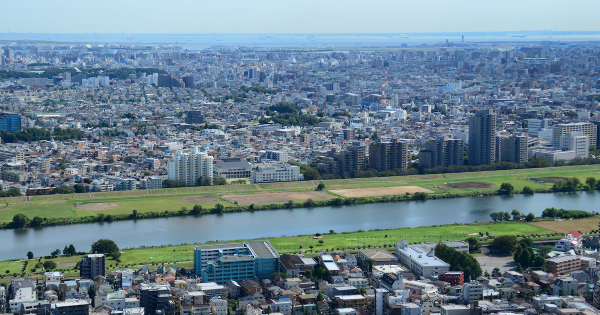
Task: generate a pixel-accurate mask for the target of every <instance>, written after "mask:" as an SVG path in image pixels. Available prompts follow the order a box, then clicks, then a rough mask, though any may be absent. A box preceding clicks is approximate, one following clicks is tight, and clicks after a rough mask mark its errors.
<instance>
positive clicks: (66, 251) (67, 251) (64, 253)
mask: <svg viewBox="0 0 600 315" xmlns="http://www.w3.org/2000/svg"><path fill="white" fill-rule="evenodd" d="M62 253H63V255H65V256H67V255H68V254H69V246H67V245H65V248H64V249H63V251H62Z"/></svg>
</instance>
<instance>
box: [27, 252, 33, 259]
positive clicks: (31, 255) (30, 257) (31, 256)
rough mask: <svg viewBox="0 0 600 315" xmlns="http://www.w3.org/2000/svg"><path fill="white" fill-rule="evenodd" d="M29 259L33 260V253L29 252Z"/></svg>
mask: <svg viewBox="0 0 600 315" xmlns="http://www.w3.org/2000/svg"><path fill="white" fill-rule="evenodd" d="M27 259H33V252H31V251H28V252H27Z"/></svg>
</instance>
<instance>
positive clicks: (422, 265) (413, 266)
mask: <svg viewBox="0 0 600 315" xmlns="http://www.w3.org/2000/svg"><path fill="white" fill-rule="evenodd" d="M395 253H396V257H398V260H400V262H401V263H402V264H403V265H405V266H407V267H408V268H409V269H410V271H411V272H412V273H413V274H414V275H415V276H417V277H424V278H431V277H432V276H439V275H441V274H443V273H444V272H446V271H450V265H448V264H447V263H445V262H444V261H443V260H441V259H439V258H437V257H435V255H434V253H433V251H425V250H424V249H423V248H421V247H419V246H408V241H406V240H403V241H400V242H398V243H396V250H395Z"/></svg>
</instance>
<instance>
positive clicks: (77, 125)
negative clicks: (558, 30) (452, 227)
mask: <svg viewBox="0 0 600 315" xmlns="http://www.w3.org/2000/svg"><path fill="white" fill-rule="evenodd" d="M0 46H1V48H0V52H1V53H0V110H1V111H2V112H1V113H0V138H1V139H2V145H1V146H0V162H1V163H2V164H1V170H0V180H1V181H0V185H1V186H0V187H1V189H2V191H0V197H3V199H4V198H6V199H5V200H7V201H6V202H4V201H3V200H1V199H0V201H2V202H1V203H2V207H5V208H6V210H2V209H0V212H2V211H9V208H10V207H11V204H12V205H16V204H17V203H18V202H23V203H27V202H39V201H40V200H42V201H44V200H47V201H48V203H49V204H50V201H51V200H69V199H73V200H80V199H82V198H84V197H78V196H85V198H90V199H91V198H101V196H117V195H108V194H106V195H102V194H103V193H109V192H125V193H122V194H123V195H119V196H126V195H125V194H126V192H127V191H146V194H147V195H148V196H152V195H155V194H157V192H159V191H160V195H164V196H167V195H170V194H171V193H170V190H168V189H173V190H172V191H173V193H172V194H175V190H174V189H175V188H181V189H183V188H186V187H189V189H190V190H188V191H189V192H191V191H192V190H191V189H198V190H196V191H203V190H200V189H204V188H205V189H222V190H218V191H217V190H215V192H214V193H213V195H211V198H213V199H211V201H210V202H209V201H205V202H203V201H202V200H204V199H202V200H200V199H194V202H193V203H190V209H187V208H185V207H182V208H181V212H178V213H175V212H173V213H172V215H173V216H175V215H179V216H185V215H190V216H191V215H192V214H195V215H198V214H203V213H207V214H208V213H212V214H214V215H217V214H218V215H223V216H227V215H228V214H223V211H224V210H223V208H224V206H223V204H226V202H228V204H227V205H228V207H230V209H231V210H232V211H250V210H252V211H254V210H255V209H256V210H260V209H259V205H263V206H264V205H266V204H279V206H280V208H276V207H274V208H272V209H281V208H284V207H287V208H289V210H292V209H293V208H294V207H300V206H302V207H306V208H309V207H311V208H312V207H315V206H321V205H331V206H342V205H350V204H353V203H357V204H358V201H360V202H363V203H367V202H371V203H375V202H407V201H408V200H423V202H426V201H424V200H426V199H428V198H430V197H431V196H433V195H434V194H436V193H437V194H443V193H445V192H448V191H452V192H454V191H460V192H463V193H473V194H474V195H478V194H479V191H480V190H478V189H488V190H486V191H484V192H486V193H488V194H499V195H511V194H513V193H519V194H528V195H533V194H535V193H549V192H573V191H584V190H585V191H588V192H586V193H589V194H593V193H595V192H593V191H594V190H598V189H600V181H599V180H598V176H595V175H597V174H600V172H595V171H596V170H597V169H596V168H589V169H585V170H586V171H587V173H585V176H583V175H582V176H579V175H573V176H575V177H572V176H568V177H544V178H541V179H540V178H529V177H527V178H524V179H526V180H528V181H529V182H531V183H532V184H527V185H529V186H527V185H526V186H524V187H522V186H523V185H521V186H518V185H516V186H518V187H514V186H513V184H510V183H508V182H502V184H501V185H500V184H498V185H496V184H494V183H487V182H485V181H483V180H482V181H472V182H466V181H463V183H462V186H460V185H461V183H459V182H460V181H456V182H453V183H451V181H450V177H449V178H448V180H447V183H445V184H438V185H436V186H433V187H431V186H432V185H429V186H428V187H422V186H423V185H421V186H419V184H414V185H413V184H411V183H410V180H413V179H415V178H416V177H414V178H413V177H410V178H411V179H410V180H409V182H408V183H406V182H404V183H403V184H402V185H400V184H398V185H395V186H398V187H394V185H393V184H390V185H389V186H390V187H388V186H383V185H382V186H368V187H370V188H366V187H367V186H364V187H361V186H353V187H352V188H356V189H347V190H346V191H341V190H335V191H326V190H327V189H328V185H331V186H332V187H335V186H334V185H336V182H334V181H329V180H335V179H344V180H350V179H363V178H375V177H379V178H381V180H382V181H385V180H386V178H390V177H393V176H399V177H398V178H399V179H398V181H400V180H402V177H403V176H416V175H431V174H441V175H439V178H441V180H443V181H445V179H446V174H448V176H451V175H449V174H455V173H473V172H481V171H500V170H515V172H516V171H517V170H523V169H538V168H550V169H549V172H553V171H554V170H555V169H556V170H557V172H558V171H560V170H561V168H563V167H576V166H584V165H587V166H589V165H597V164H600V157H598V155H599V154H600V153H599V152H598V148H599V146H600V144H599V143H598V142H599V141H600V106H599V105H600V104H599V103H600V77H599V76H598V73H599V71H600V44H599V43H598V42H582V41H572V42H564V41H554V40H552V39H549V40H546V41H541V42H523V41H520V42H502V43H492V42H490V43H486V42H477V43H474V42H470V41H469V38H468V37H467V38H465V37H464V36H463V37H462V38H461V41H460V42H451V41H448V40H446V41H445V42H439V43H436V44H419V45H411V44H398V45H394V46H386V47H362V48H359V47H357V48H353V49H340V50H337V49H333V48H326V47H325V48H324V47H318V48H317V47H315V48H271V47H242V46H240V47H231V46H212V47H211V48H207V49H203V50H187V49H184V48H182V47H181V46H178V45H176V44H175V45H162V44H155V45H146V44H143V45H141V44H113V43H105V44H98V43H94V44H68V43H42V44H40V43H34V42H28V41H25V40H20V41H14V42H13V41H0ZM568 170H570V169H568ZM573 170H575V169H573ZM590 170H592V171H590ZM573 172H575V171H573ZM498 174H499V173H498ZM502 174H505V173H502ZM561 174H562V173H561ZM577 174H579V173H577ZM582 174H583V173H582ZM436 176H437V175H436ZM472 176H476V175H472ZM578 176H579V177H581V178H578ZM432 178H438V177H432ZM469 178H470V177H469ZM419 179H427V177H426V176H422V177H419ZM452 179H454V177H452ZM394 180H395V179H394ZM501 181H504V178H503V179H502V180H501ZM538 182H540V183H544V182H548V183H550V185H549V186H545V183H544V187H546V188H545V189H538V188H537V187H538V186H534V183H535V184H538ZM272 183H276V184H280V185H282V186H281V187H292V188H293V187H302V189H304V187H305V186H285V185H293V184H299V185H304V184H306V185H311V186H310V187H311V188H310V189H311V192H312V191H317V192H318V193H319V194H320V195H317V194H313V195H310V194H309V193H306V195H301V196H296V197H289V201H287V199H286V200H276V198H274V199H269V197H268V195H264V196H266V197H260V198H255V199H252V200H257V201H252V202H250V201H248V202H246V203H244V202H243V201H242V200H241V199H240V200H237V199H232V198H228V197H224V196H223V194H222V192H224V191H226V190H223V189H232V190H231V191H234V190H239V191H240V195H242V194H244V193H245V192H244V191H243V189H244V188H243V187H255V188H256V189H257V190H261V189H262V190H264V192H263V193H265V194H266V193H268V192H269V191H267V190H268V189H271V190H273V191H274V190H275V188H273V186H268V187H271V188H267V186H265V185H266V184H272ZM330 183H331V184H330ZM371 183H372V182H371ZM261 185H263V186H261ZM385 185H388V184H385ZM409 185H413V186H409ZM204 186H212V187H204ZM400 186H402V188H400ZM530 186H531V187H530ZM219 187H225V188H219ZM231 187H233V188H231ZM236 187H240V188H236ZM382 187H386V188H390V189H391V188H399V189H400V190H394V192H393V193H392V192H391V191H392V190H388V191H382V189H381V188H382ZM532 187H533V188H532ZM491 188H493V189H491ZM369 189H372V190H373V191H372V190H369ZM351 190H352V191H351ZM359 190H360V191H359ZM206 191H208V190H206ZM178 192H179V191H178ZM95 194H96V195H95ZM481 194H483V193H481ZM49 195H64V198H65V199H60V198H63V197H61V196H56V198H57V199H50V197H49ZM190 195H191V193H190ZM389 195H394V196H393V197H395V198H397V199H393V200H388V199H386V200H379V199H378V200H375V201H372V200H371V201H369V200H367V201H366V200H365V199H360V200H359V198H371V197H382V196H383V197H382V198H384V197H385V196H389ZM132 196H133V195H132ZM202 196H204V195H202ZM261 196H262V195H261ZM273 196H275V195H273ZM285 196H288V195H285ZM289 196H291V195H289ZM312 196H317V197H319V196H320V197H322V199H315V200H313V199H312V198H314V197H312ZM400 197H402V198H404V199H400ZM450 197H452V198H454V197H457V195H451V196H449V195H444V196H443V198H450ZM16 198H21V199H16ZM36 198H38V199H36ZM44 198H46V199H44ZM102 198H104V197H102ZM156 198H158V197H156ZM249 198H250V197H249ZM282 198H284V197H282ZM285 198H287V197H285ZM440 198H441V197H440ZM86 200H87V199H86ZM98 200H101V199H98ZM198 200H200V201H198ZM324 200H325V201H327V203H323V204H319V203H318V202H319V201H324ZM238 201H239V203H238ZM284 202H287V203H286V204H285V205H284ZM336 202H338V203H336ZM65 203H66V201H65ZM83 203H84V204H75V205H74V206H73V208H74V209H75V208H77V209H84V210H90V211H96V210H98V211H104V210H113V209H117V210H118V209H119V207H121V206H123V205H122V204H120V205H119V204H108V203H105V204H102V207H104V208H102V207H101V206H98V208H94V207H93V206H91V208H88V209H86V208H85V206H86V205H87V206H89V205H100V204H101V203H102V201H96V203H94V202H93V201H91V202H89V203H88V202H87V201H86V202H83ZM255 203H256V204H255ZM4 204H5V205H6V206H4ZM194 204H195V205H194ZM192 207H193V210H192ZM203 207H205V209H204V210H206V211H208V212H202V211H204V210H203ZM255 207H256V208H255ZM265 207H266V206H265ZM184 208H185V209H184ZM10 209H11V210H10V211H18V210H12V209H13V208H10ZM265 209H266V208H265ZM572 209H574V210H573V211H570V210H564V209H555V208H548V209H546V210H544V213H543V215H538V218H536V216H535V215H534V214H533V213H531V211H530V210H528V209H521V212H519V211H518V210H516V209H515V210H513V211H512V212H511V213H509V212H504V211H505V209H503V210H502V211H500V212H493V213H491V215H490V217H491V220H493V221H494V223H489V226H488V225H486V228H487V229H489V232H485V233H483V232H477V233H469V234H468V235H465V236H462V235H460V236H453V237H452V239H449V240H444V239H442V237H441V236H440V238H439V240H433V239H432V240H431V241H428V242H425V241H418V242H415V241H412V240H409V239H408V237H407V238H402V236H399V237H398V238H397V239H396V238H394V239H392V238H391V237H390V238H388V235H387V234H385V237H383V240H380V242H381V243H380V245H379V246H373V247H372V246H371V245H368V246H362V247H360V246H359V247H354V248H346V247H335V246H334V245H329V242H330V241H329V240H328V238H327V237H333V236H335V235H339V233H336V232H335V231H334V230H330V231H329V233H323V234H321V233H316V234H315V235H306V236H305V238H307V239H310V240H314V241H315V242H318V243H319V244H320V247H319V245H317V246H313V245H311V246H310V248H306V247H305V248H303V246H302V245H298V244H295V246H293V247H294V249H293V250H290V249H286V250H285V251H282V250H281V249H280V248H276V246H275V245H274V244H272V243H271V242H270V241H269V240H268V239H265V240H260V241H259V240H242V241H236V242H233V241H232V242H219V243H218V244H198V245H194V246H193V247H192V245H189V248H188V251H189V253H188V255H191V257H187V258H185V259H184V258H183V257H177V258H174V259H173V260H167V261H161V262H157V261H154V262H151V261H146V259H145V258H143V259H141V258H139V257H138V258H136V259H137V260H135V263H126V262H125V261H127V260H126V259H124V257H125V256H126V255H127V254H128V253H129V251H130V250H132V249H130V248H128V249H123V248H121V249H119V247H118V243H119V240H118V239H115V240H114V241H113V240H110V239H100V240H99V241H97V242H95V243H94V244H92V246H91V250H89V251H88V248H77V250H76V249H75V246H73V244H70V246H65V249H64V250H60V249H57V250H55V251H53V249H52V248H49V249H48V250H47V253H35V255H34V253H33V252H31V251H29V252H28V249H27V248H23V255H24V254H25V253H27V259H24V258H23V259H20V260H19V259H16V260H13V261H8V262H7V263H6V264H0V267H4V266H6V268H8V269H6V268H1V269H6V270H0V284H1V285H0V310H1V311H2V313H16V314H22V315H24V314H37V315H49V314H52V315H62V314H68V315H119V314H122V315H175V314H178V315H232V314H236V315H260V314H275V315H279V314H283V315H321V314H337V315H358V314H360V315H368V314H374V315H405V314H409V315H420V314H425V315H429V314H442V315H458V314H471V315H474V314H598V313H599V310H598V309H599V308H600V278H599V276H600V274H599V272H598V271H599V270H600V265H597V262H598V259H600V254H599V253H598V251H597V249H598V248H599V247H600V237H599V236H598V227H597V226H598V225H597V222H598V220H597V215H598V212H597V211H592V212H588V211H575V210H579V209H578V208H577V205H574V206H573V208H572ZM164 210H170V211H171V210H172V211H175V210H179V209H164ZM596 210H597V209H596ZM48 211H50V210H48ZM115 211H116V210H115ZM138 211H139V218H141V217H142V215H143V214H144V213H145V212H146V210H145V209H143V208H142V206H140V208H139V210H138V209H136V210H133V213H132V214H131V215H130V214H129V211H127V213H126V214H125V213H124V212H123V213H118V214H117V213H115V214H114V215H115V216H117V215H119V214H120V215H122V216H123V217H125V216H127V218H128V219H132V220H135V219H138ZM190 211H193V213H192V212H190ZM277 211H279V210H277ZM314 211H319V210H318V209H315V210H314ZM448 211H456V212H457V213H458V211H459V210H458V209H449V210H448ZM167 212H168V211H167ZM11 213H13V212H11ZM73 213H74V216H81V214H80V213H78V212H75V210H73ZM99 213H100V212H99ZM107 213H108V212H107ZM167 214H168V213H167ZM168 215H170V214H168ZM168 215H165V216H168ZM34 216H35V217H34ZM109 216H110V218H111V219H107V217H106V216H105V214H104V213H100V214H98V215H97V216H96V214H90V217H91V218H92V217H93V218H94V220H96V218H97V219H98V222H99V223H97V224H102V222H105V221H107V222H111V221H112V218H113V214H112V212H111V214H109ZM57 217H58V218H56V217H54V218H53V217H52V215H50V214H49V215H45V214H43V213H42V212H35V214H33V215H32V214H30V213H28V212H27V211H25V210H23V211H20V212H19V213H18V214H15V215H14V217H12V216H11V219H12V221H9V222H3V223H2V228H3V229H12V228H15V229H16V230H23V229H28V228H31V229H33V228H39V227H40V226H44V225H61V224H62V225H67V224H73V222H68V221H66V222H63V221H61V222H58V221H56V220H63V219H64V218H62V217H61V216H57ZM157 217H158V216H157ZM594 218H596V219H594ZM578 219H582V220H583V219H585V220H595V221H593V224H594V226H592V228H588V227H587V226H586V227H585V228H584V227H579V226H578V227H576V228H575V229H574V230H572V231H570V232H567V233H558V232H557V231H556V230H552V229H551V228H548V227H547V226H537V225H529V223H532V222H534V221H535V220H538V222H542V223H543V222H545V221H552V223H554V222H557V221H561V222H562V220H564V221H565V223H564V224H567V223H568V222H567V221H577V220H578ZM52 220H55V221H52ZM357 220H358V219H357ZM89 222H92V221H89ZM457 222H459V221H457ZM581 222H582V221H581ZM450 223H452V222H448V224H450ZM475 223H479V222H475ZM94 224H95V223H94ZM457 224H458V223H457ZM486 224H488V223H486ZM586 224H587V223H586ZM264 225H265V226H264V227H262V226H261V227H257V228H265V229H268V222H264ZM290 225H293V222H290ZM514 226H527V227H528V228H527V229H531V230H527V229H522V230H517V229H516V230H514V231H513V230H511V232H510V233H508V232H507V233H506V235H504V234H502V233H501V232H499V231H501V230H502V229H504V227H507V229H508V227H514ZM582 226H583V225H582ZM199 228H200V227H199ZM223 228H224V229H225V228H226V227H223ZM538 228H539V230H537V229H538ZM477 231H479V230H477ZM507 231H508V230H507ZM524 231H527V232H524ZM532 231H533V232H532ZM539 231H542V232H539ZM324 232H325V231H324ZM343 232H350V231H343ZM359 232H365V231H362V230H361V231H359ZM365 233H366V232H365ZM382 233H383V232H382ZM490 233H491V234H490ZM448 234H452V232H448ZM290 235H294V234H293V232H290ZM365 235H366V234H365ZM378 237H381V236H378ZM224 239H230V238H227V236H224ZM352 240H354V239H352ZM357 240H358V239H357ZM70 242H71V241H70V240H69V238H65V240H64V243H70ZM369 244H370V243H369ZM186 245H188V244H186ZM363 245H364V243H363ZM323 246H325V247H323ZM376 247H377V248H376ZM156 248H158V247H156ZM160 250H164V251H170V250H171V249H170V247H166V249H165V248H162V247H161V249H160ZM280 251H281V252H280ZM173 252H175V249H173ZM47 254H49V255H47ZM154 255H156V254H154ZM163 255H164V254H163ZM144 257H145V256H144ZM155 257H156V256H155ZM127 259H129V258H127ZM142 260H143V261H142ZM131 261H133V260H131ZM2 263H4V262H2ZM11 263H12V265H11ZM16 264H18V267H15V265H16ZM488 264H490V266H493V268H492V267H489V266H488ZM21 267H22V269H21ZM14 268H17V269H19V270H18V272H17V271H15V269H14Z"/></svg>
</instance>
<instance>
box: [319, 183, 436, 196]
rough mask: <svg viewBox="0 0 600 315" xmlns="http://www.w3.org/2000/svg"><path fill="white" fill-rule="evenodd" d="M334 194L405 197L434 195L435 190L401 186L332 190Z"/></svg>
mask: <svg viewBox="0 0 600 315" xmlns="http://www.w3.org/2000/svg"><path fill="white" fill-rule="evenodd" d="M331 192H332V193H335V194H338V195H341V196H344V197H350V198H352V197H354V198H359V197H376V196H393V195H404V194H406V193H411V194H414V193H416V192H424V193H434V191H433V190H429V189H426V188H422V187H419V186H399V187H382V188H362V189H338V190H331Z"/></svg>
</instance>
